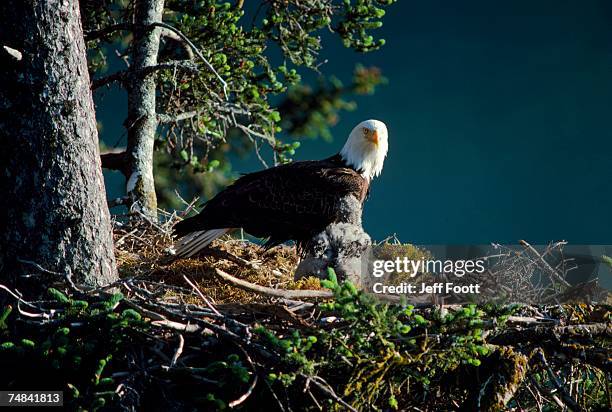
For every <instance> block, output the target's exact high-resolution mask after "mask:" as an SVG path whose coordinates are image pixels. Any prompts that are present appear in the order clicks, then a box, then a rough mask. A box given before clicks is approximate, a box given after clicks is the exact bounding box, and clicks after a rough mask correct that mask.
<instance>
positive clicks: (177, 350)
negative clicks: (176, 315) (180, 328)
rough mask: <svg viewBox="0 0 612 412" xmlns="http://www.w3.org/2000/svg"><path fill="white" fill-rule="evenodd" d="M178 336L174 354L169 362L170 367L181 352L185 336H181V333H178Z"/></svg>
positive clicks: (174, 363)
mask: <svg viewBox="0 0 612 412" xmlns="http://www.w3.org/2000/svg"><path fill="white" fill-rule="evenodd" d="M178 337H179V344H178V347H177V348H176V351H175V352H174V356H172V361H171V362H170V367H171V368H173V367H174V365H176V362H177V361H178V358H179V357H180V356H181V354H182V353H183V347H184V346H185V338H183V335H181V334H179V335H178Z"/></svg>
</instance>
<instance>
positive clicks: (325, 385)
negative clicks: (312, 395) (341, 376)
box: [301, 374, 357, 412]
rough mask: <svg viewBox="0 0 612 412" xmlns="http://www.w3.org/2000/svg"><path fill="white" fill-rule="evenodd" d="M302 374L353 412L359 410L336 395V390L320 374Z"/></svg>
mask: <svg viewBox="0 0 612 412" xmlns="http://www.w3.org/2000/svg"><path fill="white" fill-rule="evenodd" d="M301 375H302V376H303V377H304V378H305V379H310V381H311V382H312V383H314V384H315V385H316V386H317V387H318V388H319V389H321V390H322V391H323V392H325V393H326V394H328V395H329V396H331V397H332V398H333V399H334V400H335V401H336V402H339V403H341V404H342V406H344V407H345V408H347V409H348V410H350V411H352V412H357V409H355V408H353V407H352V406H351V405H349V404H348V403H346V401H345V400H344V399H342V398H341V397H339V396H338V395H336V392H334V390H333V389H332V388H331V387H330V386H329V384H328V383H327V382H325V381H324V380H323V378H321V377H319V376H308V375H304V374H301Z"/></svg>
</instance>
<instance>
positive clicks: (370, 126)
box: [340, 120, 389, 180]
mask: <svg viewBox="0 0 612 412" xmlns="http://www.w3.org/2000/svg"><path fill="white" fill-rule="evenodd" d="M388 149H389V141H388V134H387V126H386V125H385V124H384V123H383V122H381V121H379V120H366V121H363V122H361V123H359V124H358V125H357V126H355V128H354V129H353V131H352V132H351V134H350V135H349V137H348V139H347V141H346V143H345V144H344V147H343V148H342V150H340V156H342V159H344V161H345V162H346V163H347V164H348V165H349V166H351V167H353V168H354V169H355V170H357V171H359V172H360V173H361V174H362V175H363V177H365V178H366V179H368V180H372V179H373V178H374V177H375V176H378V175H379V174H380V172H382V168H383V163H384V162H385V157H386V156H387V150H388Z"/></svg>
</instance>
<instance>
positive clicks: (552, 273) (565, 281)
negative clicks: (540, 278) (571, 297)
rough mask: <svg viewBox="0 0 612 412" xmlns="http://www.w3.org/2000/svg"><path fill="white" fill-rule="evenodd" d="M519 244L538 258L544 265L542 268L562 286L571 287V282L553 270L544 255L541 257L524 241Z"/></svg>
mask: <svg viewBox="0 0 612 412" xmlns="http://www.w3.org/2000/svg"><path fill="white" fill-rule="evenodd" d="M519 243H520V244H521V246H523V247H525V248H526V249H527V250H529V251H530V252H531V253H532V254H534V255H535V256H536V258H537V259H538V261H539V262H540V263H541V264H542V266H543V267H544V268H545V269H546V270H547V271H548V272H549V273H550V274H551V275H552V276H553V277H554V278H555V279H557V280H558V281H559V282H560V283H561V284H562V285H564V286H566V287H570V286H571V285H570V284H569V282H568V281H567V280H565V279H563V276H561V275H560V274H559V273H558V272H557V271H556V270H555V269H553V268H552V267H551V266H550V265H549V264H548V262H547V261H546V260H545V259H544V258H543V257H542V255H540V254H539V253H538V251H537V250H535V248H534V247H533V246H531V245H530V244H529V243H527V242H526V241H524V240H519Z"/></svg>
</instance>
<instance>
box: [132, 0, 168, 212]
mask: <svg viewBox="0 0 612 412" xmlns="http://www.w3.org/2000/svg"><path fill="white" fill-rule="evenodd" d="M163 9H164V0H136V1H135V2H134V18H135V22H136V24H137V26H136V28H135V30H134V41H133V42H132V47H133V49H132V61H131V63H132V65H131V66H130V70H132V71H134V72H137V71H142V70H143V69H144V68H146V67H148V66H155V65H156V64H157V54H158V52H159V35H160V29H158V28H156V29H153V30H151V29H150V28H147V27H146V26H148V25H150V24H151V23H155V22H160V21H161V20H162V11H163ZM126 87H127V92H128V118H127V122H126V127H127V129H128V146H127V157H128V175H127V176H126V177H127V185H126V190H127V195H128V197H129V198H130V200H131V203H132V209H134V208H136V210H139V211H140V212H142V213H143V214H144V215H146V216H148V217H149V218H152V219H157V197H156V196H155V181H154V179H153V144H154V142H155V132H156V130H157V113H156V110H155V74H154V73H152V74H149V75H147V76H144V77H139V76H131V79H130V80H129V81H128V82H126Z"/></svg>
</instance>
